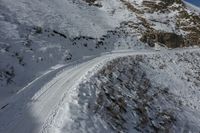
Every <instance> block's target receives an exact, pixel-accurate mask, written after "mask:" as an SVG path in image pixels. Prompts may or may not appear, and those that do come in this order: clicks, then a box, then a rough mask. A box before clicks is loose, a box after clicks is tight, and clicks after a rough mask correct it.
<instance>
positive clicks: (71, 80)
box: [0, 48, 200, 133]
mask: <svg viewBox="0 0 200 133" xmlns="http://www.w3.org/2000/svg"><path fill="white" fill-rule="evenodd" d="M164 51H165V52H164ZM164 51H162V52H154V51H140V52H137V51H115V52H113V53H107V54H106V53H105V54H103V55H100V56H97V57H96V58H94V57H91V58H93V59H91V58H90V59H87V60H88V61H83V63H80V64H77V63H75V64H72V65H71V66H70V65H69V66H62V65H61V66H55V67H54V68H52V71H49V72H47V73H46V74H44V75H43V76H41V77H39V78H38V79H36V80H35V81H33V82H32V83H30V84H29V85H28V86H27V87H25V88H24V89H23V90H22V91H20V92H18V94H17V95H15V96H13V97H11V98H10V99H7V101H4V102H2V103H1V106H0V107H1V108H2V107H3V106H5V105H6V106H5V107H4V108H2V109H1V110H0V117H1V119H0V125H1V126H0V131H1V132H2V131H3V132H4V133H11V132H12V133H19V132H20V133H26V132H33V133H34V132H35V133H38V132H48V133H60V132H66V131H68V132H94V131H95V132H103V131H111V132H113V129H112V128H111V127H110V126H109V124H108V123H110V122H111V121H109V119H104V117H101V115H100V114H98V115H95V114H93V113H92V112H88V106H89V105H90V106H91V107H93V106H94V104H95V101H96V100H97V94H95V93H97V92H99V93H100V92H101V89H102V88H98V87H94V86H93V81H95V80H96V79H98V75H99V72H101V70H102V69H104V68H106V67H107V65H109V62H110V61H111V62H112V60H118V59H121V58H122V59H123V60H124V61H125V62H124V63H123V62H122V64H123V65H121V66H120V67H119V68H117V70H121V69H124V68H126V69H127V70H129V67H130V69H131V67H134V66H131V65H129V66H126V64H127V65H128V63H131V60H134V59H135V58H138V59H139V56H143V57H145V58H144V59H145V60H144V62H141V63H140V66H141V69H142V70H143V71H145V72H146V75H147V78H148V79H150V81H151V84H152V85H154V86H155V85H156V86H160V87H161V88H165V87H168V88H169V91H170V93H173V94H174V95H175V96H176V97H178V99H180V100H182V101H183V104H184V105H188V107H187V106H186V107H185V108H189V109H191V110H195V109H198V108H200V107H199V105H198V103H199V102H198V101H199V98H198V91H197V90H198V89H200V88H199V87H198V86H194V85H195V84H194V81H191V82H188V81H187V80H185V79H182V78H181V77H182V76H184V75H183V74H184V73H185V71H188V70H193V71H192V72H191V73H190V74H191V75H193V78H194V76H195V73H196V72H195V71H198V69H199V65H198V63H199V61H198V60H199V59H200V58H199V56H198V55H199V54H198V53H199V49H192V48H191V49H185V50H184V49H183V50H181V49H177V50H164ZM169 55H170V56H169ZM182 55H184V57H183V56H182ZM127 56H128V57H127ZM119 57H120V58H119ZM132 58H133V59H132ZM182 58H185V59H184V60H182ZM192 58H193V60H191V59H192ZM127 59H128V61H126V60H127ZM195 59H197V60H195ZM129 60H130V61H129ZM187 60H188V61H189V60H191V62H192V63H188V62H187ZM117 62H118V61H117ZM120 62H121V61H120ZM120 62H118V63H120ZM163 62H165V64H166V68H164V69H159V68H156V67H159V66H160V65H162V63H163ZM146 63H147V64H146ZM157 63H158V64H157ZM174 63H176V64H174ZM186 64H187V65H190V66H186ZM117 66H118V65H117ZM117 66H116V67H117ZM121 67H122V68H121ZM191 67H193V68H191ZM152 68H154V69H152ZM179 68H182V69H179ZM113 74H114V75H115V77H118V76H119V74H118V73H116V72H115V71H113ZM138 74H139V73H138ZM152 75H153V77H152ZM185 76H187V75H185ZM126 77H127V75H126V74H125V73H124V77H122V78H123V79H122V80H123V82H129V80H130V79H129V78H126ZM178 77H180V78H178ZM188 78H190V79H192V78H191V77H188ZM99 80H100V81H99ZM112 80H113V79H112ZM194 80H196V79H195V78H194ZM97 81H99V83H98V84H99V85H100V84H101V83H102V82H103V81H104V82H106V81H110V79H106V78H103V77H101V78H100V79H98V80H97ZM113 81H115V80H113ZM172 81H173V82H172ZM95 82H96V81H95ZM198 82H199V81H198ZM98 84H97V85H98ZM105 85H106V84H105ZM113 85H114V84H113ZM190 86H191V87H192V88H193V89H192V88H191V87H190ZM91 87H92V88H91ZM174 88H176V89H174ZM93 89H94V90H93ZM188 89H192V90H193V91H195V93H193V92H192V93H188V92H189V91H188ZM119 90H121V89H120V87H119ZM121 91H122V90H121ZM124 91H125V90H124ZM152 91H154V90H152ZM123 93H125V94H126V95H129V94H128V92H123ZM131 95H132V94H130V96H131ZM86 97H87V98H89V99H90V100H89V99H88V100H87V99H85V98H86ZM176 97H175V98H176ZM191 97H192V99H191ZM83 101H85V102H83ZM188 103H193V104H192V105H190V104H188ZM108 105H109V104H108ZM169 106H170V105H169ZM193 107H196V108H193ZM197 112H198V111H195V113H197ZM102 113H103V112H102ZM186 113H189V114H188V115H186V116H187V118H189V115H192V114H191V112H187V111H186ZM196 115H198V116H196V118H199V114H198V113H197V114H196ZM184 116H185V114H184ZM180 119H182V118H180ZM127 120H128V121H130V122H131V121H133V119H128V118H127ZM190 120H191V121H192V122H194V123H195V122H199V121H198V119H195V118H192V117H191V118H190ZM179 124H180V123H179ZM22 125H23V126H22ZM197 125H198V124H197ZM190 126H192V125H190ZM128 128H131V127H128ZM177 128H178V127H177ZM196 128H197V129H199V128H198V126H197V127H196ZM191 129H192V128H191ZM130 130H131V129H130ZM174 130H177V129H176V127H175V129H174ZM194 130H196V129H195V128H194ZM133 131H134V130H133Z"/></svg>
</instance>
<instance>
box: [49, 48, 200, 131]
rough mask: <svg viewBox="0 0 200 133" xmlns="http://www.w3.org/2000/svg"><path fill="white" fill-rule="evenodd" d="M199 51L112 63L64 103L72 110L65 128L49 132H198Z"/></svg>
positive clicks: (120, 60) (88, 80)
mask: <svg viewBox="0 0 200 133" xmlns="http://www.w3.org/2000/svg"><path fill="white" fill-rule="evenodd" d="M199 52H200V51H199V50H196V51H183V52H177V51H175V52H174V51H173V52H172V51H171V52H165V53H159V54H153V55H137V56H129V57H120V58H117V59H114V60H113V61H110V62H108V63H107V65H105V66H104V67H103V68H102V69H101V70H99V71H98V72H96V74H94V75H93V76H92V77H91V78H89V79H86V80H85V81H84V82H83V83H82V84H80V85H79V87H77V89H76V91H75V92H76V93H73V94H72V100H70V101H69V102H66V103H64V106H65V107H66V108H68V106H69V107H72V108H68V109H69V110H68V111H67V112H68V113H67V114H68V115H69V116H70V118H69V119H67V120H66V121H65V122H64V123H65V124H64V125H62V124H61V125H60V124H52V125H49V128H50V127H52V126H53V127H54V128H56V127H57V126H58V127H60V126H61V127H62V126H63V128H62V131H63V132H65V131H71V132H81V131H84V132H86V133H89V132H91V133H92V132H99V133H101V132H128V133H137V132H138V133H149V132H153V133H154V132H158V133H163V132H170V133H171V132H172V133H176V132H181V133H182V132H191V133H196V132H199V131H200V126H199V122H200V113H199V109H200V106H199V101H200V98H199V95H200V79H199V77H200V73H199V70H200V64H199V63H200V54H199ZM65 111H66V110H65ZM65 111H64V112H65ZM65 114H66V112H65ZM57 115H58V116H57ZM57 115H56V116H55V117H56V118H57V117H59V118H61V117H60V116H63V115H64V113H59V114H57ZM58 122H59V120H58ZM55 125H56V126H55Z"/></svg>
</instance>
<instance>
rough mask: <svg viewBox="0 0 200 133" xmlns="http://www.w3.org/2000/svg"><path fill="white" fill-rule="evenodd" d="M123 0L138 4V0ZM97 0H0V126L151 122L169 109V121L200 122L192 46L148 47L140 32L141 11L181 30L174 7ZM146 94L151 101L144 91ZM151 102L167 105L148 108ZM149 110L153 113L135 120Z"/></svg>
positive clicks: (46, 129)
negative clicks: (91, 0) (151, 8)
mask: <svg viewBox="0 0 200 133" xmlns="http://www.w3.org/2000/svg"><path fill="white" fill-rule="evenodd" d="M128 2H130V3H129V4H133V6H134V7H135V8H137V9H138V10H143V9H144V6H143V5H142V3H143V0H129V1H128ZM157 2H158V1H157ZM98 4H100V5H102V6H101V7H97V6H94V5H89V4H88V3H87V2H84V1H83V0H59V1H54V0H42V1H41V0H34V1H31V0H17V1H14V0H1V2H0V27H1V28H0V133H1V132H2V133H62V132H70V133H79V132H83V133H84V132H85V133H88V132H90V133H94V132H99V133H102V132H116V131H121V132H153V129H152V126H155V128H159V129H161V128H164V129H166V127H162V123H164V124H166V123H167V122H168V120H171V121H172V120H173V118H174V119H176V120H177V122H176V123H174V122H171V121H170V122H171V123H170V122H169V123H167V124H168V125H167V126H169V127H167V128H168V129H170V131H175V132H178V131H185V130H188V132H189V131H191V132H197V131H198V130H199V126H198V123H199V122H200V121H199V120H200V119H199V118H200V116H199V113H198V112H199V108H200V106H199V104H198V103H199V100H200V99H199V97H198V96H199V89H200V88H199V82H200V81H199V78H198V77H199V66H200V65H199V58H200V56H199V48H198V47H193V48H186V49H183V48H182V49H181V48H180V49H174V50H168V49H166V48H164V47H160V46H159V47H156V48H155V50H153V49H151V48H150V47H149V46H148V44H144V43H142V42H141V41H140V40H139V39H140V37H141V35H142V33H143V32H145V30H147V29H146V27H145V26H143V24H142V20H141V19H139V17H141V18H145V19H146V20H147V22H148V23H149V24H150V27H151V28H153V29H155V30H159V31H163V32H175V33H177V34H184V31H181V30H179V29H176V15H177V13H178V12H176V11H170V12H168V13H166V12H163V13H161V12H154V13H144V14H137V13H135V12H133V11H130V10H129V9H127V6H125V5H124V4H123V2H122V1H121V0H100V1H98ZM173 6H178V5H173ZM191 8H193V7H191V5H190V6H189V5H188V9H187V11H188V12H190V11H191V10H192V9H191ZM195 9H196V8H195ZM156 46H158V45H157V44H156ZM134 63H136V64H134ZM110 69H112V71H110ZM133 70H134V73H131V71H133ZM133 76H136V77H138V79H134V77H133ZM147 81H149V83H147ZM145 84H147V85H151V86H150V87H149V89H148V90H147V92H148V93H145V92H146V90H145ZM113 88H114V90H113ZM130 88H131V89H130ZM142 91H144V93H143V92H142ZM159 92H161V93H166V92H167V93H168V92H169V95H166V94H159ZM104 94H105V95H104ZM151 94H152V95H151ZM153 94H155V95H156V94H157V95H159V96H158V97H153V100H154V102H155V103H150V105H151V106H150V107H152V108H153V110H152V109H150V108H148V107H146V106H145V105H146V104H145V100H148V99H145V98H149V97H151V98H152V96H153ZM108 95H109V96H108ZM101 96H102V97H103V99H101ZM142 97H145V98H144V99H143V98H142ZM123 98H124V99H123ZM130 99H133V100H136V101H138V103H137V104H135V103H134V102H133V101H131V100H130ZM113 101H115V102H116V103H115V102H113ZM178 102H180V103H181V104H182V105H181V106H180V105H176V104H177V103H178ZM139 103H141V105H142V107H141V110H143V109H144V108H143V107H146V108H148V109H149V110H146V109H144V110H146V112H142V111H141V110H140V108H139V107H140V106H141V105H140V104H139ZM116 104H117V105H116ZM112 107H113V108H112ZM136 107H138V108H136ZM159 108H160V109H161V111H163V112H162V113H164V114H165V115H163V116H162V117H158V118H156V115H157V114H156V113H160V112H159ZM112 109H113V110H112ZM137 109H138V110H139V112H140V111H141V112H142V113H144V114H143V115H144V117H142V118H141V116H140V115H139V114H138V112H137ZM165 109H166V110H167V109H170V110H173V109H175V110H176V111H172V114H171V112H170V111H169V112H168V111H165V112H164V110H165ZM108 110H110V111H111V112H112V111H114V112H112V113H111V112H109V111H108ZM133 110H136V111H133ZM115 111H120V112H118V113H117V114H118V115H117V116H114V115H113V114H115V113H116V112H115ZM148 111H149V112H148ZM125 112H127V113H125ZM173 113H174V114H173ZM174 115H177V116H176V117H175V116H174ZM147 116H148V117H151V118H152V121H151V120H149V121H151V122H150V123H148V122H147V123H146V125H145V127H144V128H141V127H138V128H137V126H139V125H137V124H140V123H139V122H141V119H142V120H143V119H144V118H145V117H147ZM116 118H117V119H118V120H116ZM148 119H150V118H148ZM125 121H126V122H125ZM144 121H145V120H144ZM166 121H167V122H166ZM190 123H191V124H190ZM171 124H172V125H171ZM162 131H163V130H161V132H162Z"/></svg>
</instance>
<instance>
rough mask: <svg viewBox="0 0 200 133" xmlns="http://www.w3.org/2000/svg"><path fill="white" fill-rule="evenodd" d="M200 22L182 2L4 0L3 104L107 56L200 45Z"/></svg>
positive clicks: (0, 22) (0, 18)
mask: <svg viewBox="0 0 200 133" xmlns="http://www.w3.org/2000/svg"><path fill="white" fill-rule="evenodd" d="M199 22H200V18H199V13H198V12H196V11H193V10H191V8H189V7H188V6H186V5H185V4H184V3H183V2H182V1H181V0H170V1H166V0H155V1H149V0H129V1H128V0H109V1H108V0H60V1H54V0H43V1H41V0H35V1H32V0H17V1H14V0H1V2H0V27H1V28H0V92H1V93H0V100H1V99H5V98H7V97H8V96H10V95H12V94H14V93H16V92H17V91H18V90H20V89H21V88H23V87H24V86H25V85H26V84H28V83H29V82H30V81H32V80H34V79H35V78H37V77H38V76H40V75H42V74H43V73H45V72H47V71H48V70H50V69H53V68H52V67H54V66H55V65H56V67H58V66H62V65H63V64H66V63H69V62H72V61H75V60H81V59H83V58H86V57H88V56H93V55H98V54H100V53H102V52H109V51H112V50H119V49H135V50H139V49H149V46H151V47H152V46H155V45H157V44H158V45H162V46H163V45H164V46H165V47H170V48H176V47H185V46H193V45H199V38H200V23H199ZM58 64H61V65H58Z"/></svg>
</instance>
